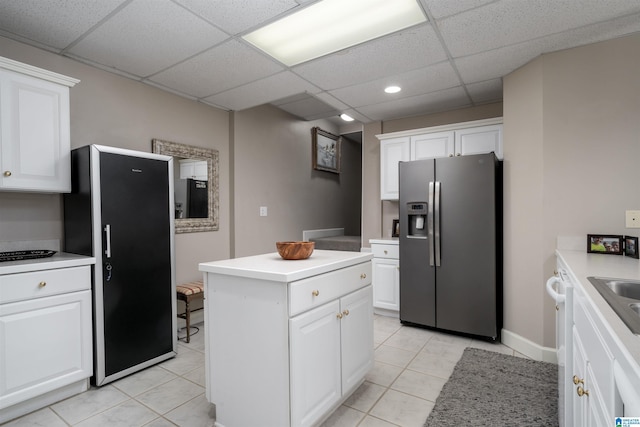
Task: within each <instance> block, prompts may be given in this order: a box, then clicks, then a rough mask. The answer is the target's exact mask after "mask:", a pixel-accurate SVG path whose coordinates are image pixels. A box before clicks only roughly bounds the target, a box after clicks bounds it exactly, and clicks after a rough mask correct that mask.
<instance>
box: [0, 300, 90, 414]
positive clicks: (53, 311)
mask: <svg viewBox="0 0 640 427" xmlns="http://www.w3.org/2000/svg"><path fill="white" fill-rule="evenodd" d="M92 373H93V360H92V341H91V291H88V290H87V291H81V292H73V293H68V294H62V295H56V296H51V297H46V298H37V299H33V300H29V301H21V302H16V303H11V304H3V305H0V409H2V408H6V407H8V406H11V405H14V404H16V403H20V402H23V401H25V400H27V399H30V398H33V397H36V396H39V395H41V394H44V393H47V392H50V391H53V390H56V389H58V388H60V387H63V386H66V385H69V384H72V383H74V382H76V381H80V380H82V379H85V378H88V377H90V376H91V375H92Z"/></svg>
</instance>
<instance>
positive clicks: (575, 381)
mask: <svg viewBox="0 0 640 427" xmlns="http://www.w3.org/2000/svg"><path fill="white" fill-rule="evenodd" d="M573 383H574V384H575V385H578V384H584V380H581V379H580V378H579V377H578V376H577V375H574V376H573Z"/></svg>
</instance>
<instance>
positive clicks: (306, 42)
mask: <svg viewBox="0 0 640 427" xmlns="http://www.w3.org/2000/svg"><path fill="white" fill-rule="evenodd" d="M426 20H427V19H426V17H425V15H424V12H423V11H422V8H421V7H420V5H419V4H418V2H417V0H393V1H390V0H349V1H345V0H322V1H319V2H316V3H314V4H312V5H311V6H308V7H305V8H303V9H301V10H300V11H299V12H296V13H293V14H291V15H288V16H285V17H284V18H282V19H279V20H278V21H275V22H273V23H271V24H269V25H266V26H264V27H262V28H259V29H257V30H256V31H253V32H251V33H249V34H247V35H245V36H243V38H244V39H245V40H246V41H248V42H249V43H251V44H253V45H254V46H256V47H257V48H259V49H261V50H263V51H264V52H266V53H267V54H269V55H271V56H272V57H274V58H275V59H277V60H278V61H280V62H282V63H283V64H285V65H287V66H293V65H296V64H300V63H302V62H305V61H309V60H311V59H314V58H318V57H320V56H323V55H327V54H330V53H333V52H337V51H339V50H342V49H346V48H348V47H350V46H354V45H357V44H360V43H363V42H366V41H368V40H372V39H375V38H377V37H381V36H384V35H387V34H391V33H393V32H396V31H399V30H402V29H405V28H408V27H411V26H414V25H417V24H420V23H422V22H425V21H426Z"/></svg>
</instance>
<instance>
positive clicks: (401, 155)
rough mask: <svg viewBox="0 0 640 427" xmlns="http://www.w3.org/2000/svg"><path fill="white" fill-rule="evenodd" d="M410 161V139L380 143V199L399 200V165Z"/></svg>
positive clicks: (387, 140) (393, 139)
mask: <svg viewBox="0 0 640 427" xmlns="http://www.w3.org/2000/svg"><path fill="white" fill-rule="evenodd" d="M409 159H410V142H409V137H403V138H390V139H386V140H384V141H380V183H381V185H380V198H381V199H382V200H398V190H399V188H400V185H399V182H400V181H399V176H398V170H399V168H398V163H400V162H405V161H408V160H409Z"/></svg>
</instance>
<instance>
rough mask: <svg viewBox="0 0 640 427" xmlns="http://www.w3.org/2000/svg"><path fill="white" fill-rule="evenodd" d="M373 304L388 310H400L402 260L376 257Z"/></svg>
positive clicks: (374, 261) (374, 260) (374, 262)
mask: <svg viewBox="0 0 640 427" xmlns="http://www.w3.org/2000/svg"><path fill="white" fill-rule="evenodd" d="M372 265H373V278H372V280H373V306H374V307H377V308H384V309H387V310H394V311H399V310H400V261H398V260H397V259H384V258H383V259H381V258H374V259H373V262H372Z"/></svg>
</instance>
